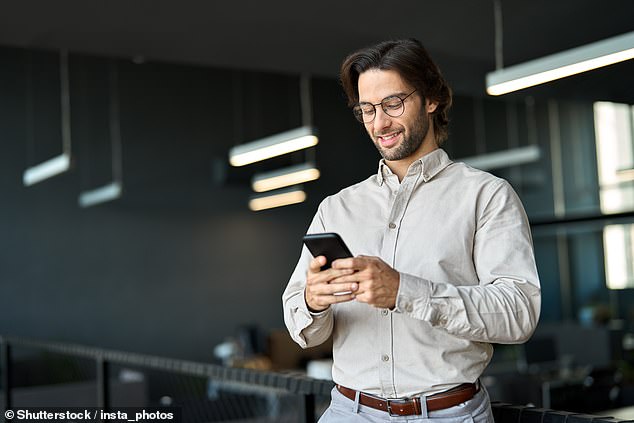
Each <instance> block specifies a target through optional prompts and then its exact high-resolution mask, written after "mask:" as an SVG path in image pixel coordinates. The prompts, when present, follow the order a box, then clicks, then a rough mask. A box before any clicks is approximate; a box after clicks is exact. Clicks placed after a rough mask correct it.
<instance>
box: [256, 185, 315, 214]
mask: <svg viewBox="0 0 634 423" xmlns="http://www.w3.org/2000/svg"><path fill="white" fill-rule="evenodd" d="M305 200H306V193H305V192H304V191H303V190H302V187H301V186H298V187H293V188H287V189H282V190H279V191H274V192H273V193H271V194H269V195H260V196H256V197H252V198H251V200H249V208H250V209H251V210H253V211H260V210H266V209H272V208H274V207H281V206H288V205H290V204H297V203H301V202H303V201H305Z"/></svg>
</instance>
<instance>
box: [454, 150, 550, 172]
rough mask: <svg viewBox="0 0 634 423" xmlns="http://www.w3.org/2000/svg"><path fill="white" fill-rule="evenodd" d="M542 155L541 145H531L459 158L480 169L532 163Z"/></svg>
mask: <svg viewBox="0 0 634 423" xmlns="http://www.w3.org/2000/svg"><path fill="white" fill-rule="evenodd" d="M540 155H541V152H540V150H539V147H538V146H536V145H531V146H528V147H520V148H514V149H511V150H506V151H500V152H496V153H489V154H481V155H478V156H472V157H465V158H463V159H459V160H458V161H461V162H464V163H466V164H468V165H469V166H472V167H475V168H477V169H480V170H491V169H500V168H504V167H509V166H515V165H520V164H526V163H531V162H534V161H537V160H539V157H540Z"/></svg>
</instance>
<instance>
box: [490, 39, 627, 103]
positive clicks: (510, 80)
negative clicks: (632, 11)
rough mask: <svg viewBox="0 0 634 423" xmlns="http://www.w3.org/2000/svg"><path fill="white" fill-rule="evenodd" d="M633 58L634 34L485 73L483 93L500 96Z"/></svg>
mask: <svg viewBox="0 0 634 423" xmlns="http://www.w3.org/2000/svg"><path fill="white" fill-rule="evenodd" d="M632 58H634V31H632V32H628V33H626V34H622V35H618V36H616V37H612V38H608V39H605V40H602V41H597V42H594V43H591V44H587V45H584V46H581V47H576V48H573V49H570V50H566V51H562V52H560V53H556V54H552V55H549V56H545V57H541V58H539V59H535V60H530V61H528V62H524V63H520V64H517V65H514V66H509V67H507V68H500V69H498V70H495V71H493V72H489V73H488V74H487V76H486V86H487V93H488V94H490V95H501V94H506V93H510V92H513V91H517V90H521V89H524V88H528V87H532V86H534V85H539V84H543V83H545V82H550V81H554V80H556V79H561V78H565V77H567V76H571V75H575V74H578V73H582V72H586V71H589V70H592V69H596V68H600V67H603V66H608V65H611V64H614V63H618V62H622V61H625V60H630V59H632Z"/></svg>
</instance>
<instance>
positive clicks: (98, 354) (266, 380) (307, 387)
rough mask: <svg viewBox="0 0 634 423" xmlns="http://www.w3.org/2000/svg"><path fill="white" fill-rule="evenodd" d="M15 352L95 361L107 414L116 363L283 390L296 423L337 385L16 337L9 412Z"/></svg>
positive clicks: (503, 419)
mask: <svg viewBox="0 0 634 423" xmlns="http://www.w3.org/2000/svg"><path fill="white" fill-rule="evenodd" d="M14 348H26V349H35V350H38V351H42V352H48V353H53V354H60V355H63V356H71V357H75V358H82V359H89V360H92V361H94V366H95V376H96V385H97V386H96V387H97V389H96V398H95V403H96V406H97V407H99V408H102V409H104V410H108V408H109V407H111V406H112V404H111V402H112V401H111V396H110V395H111V386H110V377H109V369H110V367H111V366H113V365H123V366H132V367H140V368H144V369H148V370H157V371H161V372H168V373H171V374H178V375H185V376H192V377H197V378H205V379H207V380H212V381H214V383H216V384H218V385H231V384H235V383H239V384H241V385H243V386H247V387H251V388H252V389H254V390H257V389H258V388H270V389H272V390H274V391H275V392H283V393H284V394H288V395H291V396H294V397H295V398H296V401H295V406H296V407H297V408H298V413H297V414H296V415H295V417H293V421H297V422H310V423H313V422H315V421H316V419H317V418H318V416H317V410H316V408H315V404H316V401H315V398H316V397H317V396H319V397H329V395H330V391H331V390H332V388H333V387H334V383H333V382H332V381H327V380H318V379H313V378H309V377H306V376H303V375H300V374H285V373H276V372H268V371H260V370H252V369H243V368H231V367H224V366H218V365H214V364H207V363H199V362H194V361H187V360H178V359H170V358H164V357H158V356H152V355H144V354H137V353H130V352H122V351H114V350H107V349H102V348H95V347H87V346H81V345H74V344H66V343H59V342H44V341H36V340H30V339H24V338H16V337H0V359H1V361H0V364H1V366H2V367H1V369H2V371H1V373H2V379H1V382H2V399H3V400H4V407H5V410H8V409H10V408H12V406H14V404H13V390H14V388H15V386H14V383H13V381H12V366H13V357H12V355H13V350H14ZM139 405H145V404H139ZM492 408H493V413H494V416H495V421H496V422H497V423H511V422H513V423H516V422H517V423H520V422H588V423H590V422H594V423H599V422H626V421H628V422H631V421H634V420H622V419H613V418H609V417H600V416H593V415H585V414H579V413H571V412H564V411H556V410H548V409H541V408H535V407H526V406H518V405H513V404H506V403H499V402H493V403H492ZM5 410H3V411H5ZM250 421H251V420H250ZM265 421H270V420H265ZM274 421H277V420H274Z"/></svg>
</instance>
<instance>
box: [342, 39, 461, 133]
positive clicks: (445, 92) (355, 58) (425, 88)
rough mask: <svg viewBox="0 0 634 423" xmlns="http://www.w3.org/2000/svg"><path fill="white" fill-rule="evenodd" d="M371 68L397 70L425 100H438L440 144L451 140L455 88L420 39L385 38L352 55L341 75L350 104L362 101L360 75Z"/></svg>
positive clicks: (436, 115)
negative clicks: (450, 85) (444, 76)
mask: <svg viewBox="0 0 634 423" xmlns="http://www.w3.org/2000/svg"><path fill="white" fill-rule="evenodd" d="M370 69H379V70H393V71H396V72H398V73H399V75H400V76H401V78H403V79H404V80H405V81H406V82H407V83H408V84H409V85H411V86H413V87H414V88H416V90H417V91H418V92H419V93H421V95H422V96H423V99H429V100H430V101H432V102H436V103H438V106H437V107H436V110H435V111H434V112H433V113H432V123H433V126H434V135H435V136H436V143H437V144H438V145H441V144H442V143H443V142H444V141H445V140H446V139H447V135H448V125H449V116H448V112H449V108H450V107H451V101H452V94H451V88H450V87H449V85H447V81H445V78H443V76H442V74H441V73H440V69H438V66H437V65H436V64H435V63H434V61H433V60H432V59H431V57H430V56H429V53H427V50H425V47H423V45H422V44H421V42H420V41H418V40H416V39H414V38H410V39H406V40H392V41H384V42H382V43H379V44H377V45H375V46H371V47H366V48H364V49H361V50H358V51H356V52H354V53H352V54H350V55H349V56H348V57H347V58H346V59H345V60H344V61H343V63H342V65H341V73H340V76H339V78H340V80H341V85H342V86H343V89H344V91H345V93H346V95H347V97H348V105H349V106H350V107H353V106H354V105H355V104H357V103H358V102H359V87H358V82H359V75H360V74H362V73H363V72H365V71H367V70H370ZM423 104H424V103H423Z"/></svg>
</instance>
